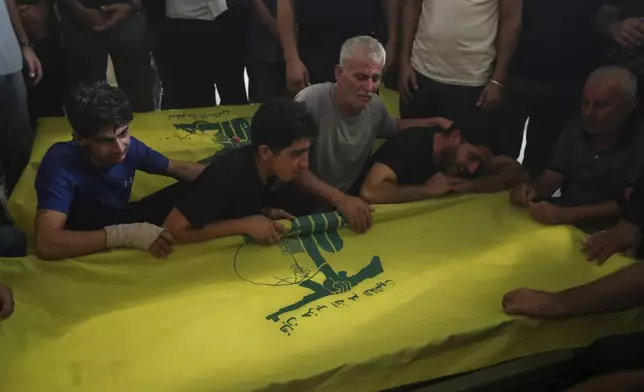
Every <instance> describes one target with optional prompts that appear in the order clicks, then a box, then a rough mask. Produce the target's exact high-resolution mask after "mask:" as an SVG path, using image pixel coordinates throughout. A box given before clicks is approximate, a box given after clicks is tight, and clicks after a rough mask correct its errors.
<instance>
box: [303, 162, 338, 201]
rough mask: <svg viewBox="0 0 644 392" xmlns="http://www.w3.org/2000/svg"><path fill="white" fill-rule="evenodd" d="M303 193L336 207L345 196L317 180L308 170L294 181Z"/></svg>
mask: <svg viewBox="0 0 644 392" xmlns="http://www.w3.org/2000/svg"><path fill="white" fill-rule="evenodd" d="M295 181H296V182H297V184H298V186H299V187H300V188H302V189H304V190H305V191H307V192H309V193H311V194H313V195H314V196H317V197H319V198H320V199H322V200H324V201H326V202H327V203H329V204H331V205H332V206H336V205H337V204H338V203H339V202H340V200H342V199H343V198H345V197H346V195H345V194H344V193H343V192H341V191H339V190H338V189H336V188H334V187H332V186H331V185H329V184H327V183H325V182H324V181H322V180H320V179H319V178H317V176H316V175H315V174H313V173H312V172H311V171H310V170H305V171H304V172H303V173H302V174H301V175H299V176H298V177H297V179H296V180H295Z"/></svg>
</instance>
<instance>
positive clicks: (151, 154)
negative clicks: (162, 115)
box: [36, 138, 169, 230]
mask: <svg viewBox="0 0 644 392" xmlns="http://www.w3.org/2000/svg"><path fill="white" fill-rule="evenodd" d="M168 164H169V160H168V158H166V157H164V156H163V155H161V154H159V153H158V152H156V151H154V150H152V149H151V148H149V147H148V146H146V145H145V144H143V143H142V142H141V141H139V140H137V139H135V138H131V141H130V147H129V150H128V152H127V155H126V157H125V161H123V162H122V163H119V164H116V165H112V166H109V167H99V166H96V165H94V164H92V163H91V161H90V159H89V155H88V153H87V151H86V150H85V148H84V147H83V146H81V145H80V144H78V143H77V142H75V141H71V142H61V143H56V144H54V145H53V146H51V147H50V148H49V150H48V151H47V153H46V154H45V156H44V158H43V159H42V162H41V163H40V168H39V169H38V174H37V175H36V193H37V195H38V210H52V211H57V212H60V213H63V214H66V215H67V224H66V225H65V228H66V229H68V230H98V229H101V228H103V227H106V226H109V225H113V224H117V223H119V222H120V221H121V220H122V219H123V218H124V215H125V212H126V209H127V207H128V204H129V202H130V194H131V191H132V183H133V182H134V174H135V172H136V171H137V170H141V171H144V172H146V173H150V174H163V173H166V172H167V170H168Z"/></svg>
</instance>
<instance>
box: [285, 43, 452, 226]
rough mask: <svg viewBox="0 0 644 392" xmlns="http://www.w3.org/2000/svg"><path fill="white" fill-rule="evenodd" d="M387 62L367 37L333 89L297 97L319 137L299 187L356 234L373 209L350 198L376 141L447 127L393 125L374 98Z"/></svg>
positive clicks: (354, 46)
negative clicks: (401, 133) (335, 212)
mask: <svg viewBox="0 0 644 392" xmlns="http://www.w3.org/2000/svg"><path fill="white" fill-rule="evenodd" d="M385 62H386V53H385V49H384V47H383V46H382V44H381V43H380V42H378V41H377V40H375V39H374V38H372V37H368V36H358V37H353V38H350V39H349V40H347V41H346V42H345V43H344V45H343V46H342V50H341V53H340V64H339V65H338V66H336V68H335V77H336V83H321V84H316V85H313V86H310V87H308V88H306V89H304V90H302V91H301V92H300V93H299V94H298V95H297V96H296V97H295V99H296V100H297V101H300V102H305V103H306V105H307V108H308V110H309V112H310V113H311V114H312V115H313V117H314V118H315V120H316V121H317V122H318V126H319V131H320V133H319V136H318V138H317V139H316V140H315V141H314V143H313V148H312V151H311V161H310V164H311V169H310V170H308V171H306V172H305V173H304V174H303V175H302V176H301V177H300V178H299V180H298V183H299V185H300V186H301V187H303V188H304V189H305V190H307V191H309V192H310V193H313V194H314V195H315V196H317V197H319V198H321V199H323V200H324V201H325V202H327V203H328V204H330V205H331V206H333V207H334V208H336V209H337V210H338V211H339V212H341V213H342V214H343V215H344V216H345V217H347V219H348V220H349V225H350V227H351V228H352V229H354V230H355V231H357V232H359V233H361V232H364V231H366V230H367V229H368V228H369V227H370V226H371V211H372V209H371V207H370V206H369V205H368V204H367V203H365V202H364V201H363V200H361V199H360V198H358V197H357V196H354V195H357V194H358V193H359V190H360V179H361V177H362V176H363V175H364V172H365V165H366V163H367V160H368V158H369V155H370V152H371V148H372V147H373V144H374V141H375V140H376V138H387V137H389V136H392V135H394V134H395V133H396V131H399V130H402V129H407V128H410V127H419V126H425V127H429V126H441V127H443V128H449V126H450V125H451V121H449V120H447V119H443V118H435V119H416V120H398V121H397V120H394V119H393V118H392V117H391V116H390V115H389V114H388V113H387V109H386V107H385V105H384V103H383V102H382V101H381V100H380V98H379V97H378V96H377V95H376V92H377V91H378V87H379V86H380V82H381V79H382V70H383V67H384V66H385Z"/></svg>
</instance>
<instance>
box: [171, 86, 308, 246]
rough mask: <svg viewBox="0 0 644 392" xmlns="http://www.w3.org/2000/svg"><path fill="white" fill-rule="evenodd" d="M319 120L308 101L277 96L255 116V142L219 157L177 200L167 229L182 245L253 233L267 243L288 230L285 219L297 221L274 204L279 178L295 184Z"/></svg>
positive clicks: (253, 135)
mask: <svg viewBox="0 0 644 392" xmlns="http://www.w3.org/2000/svg"><path fill="white" fill-rule="evenodd" d="M317 129H318V127H317V124H316V123H315V121H314V120H313V117H312V116H311V114H309V113H308V112H307V110H306V105H305V104H304V103H299V102H295V101H293V100H291V99H287V98H277V99H274V100H270V101H267V102H265V103H264V104H262V106H261V107H260V108H259V109H258V110H257V112H256V113H255V115H254V116H253V120H252V124H251V145H250V146H246V147H242V148H238V149H234V150H229V151H227V152H225V153H224V154H222V155H221V156H217V158H216V159H215V161H214V162H213V163H211V164H210V166H208V167H207V168H206V170H204V172H203V174H202V175H201V176H200V177H199V179H198V180H197V181H195V183H194V184H191V186H189V187H188V189H187V190H186V192H185V193H184V195H183V197H182V198H180V200H179V201H178V203H176V205H175V208H174V209H172V211H171V212H170V214H169V215H168V217H167V218H166V219H165V222H164V223H163V227H164V228H165V229H166V230H168V231H169V232H170V233H171V234H172V236H173V237H174V238H175V239H176V240H177V242H179V243H194V242H202V241H207V240H211V239H214V238H219V237H225V236H231V235H248V236H250V237H252V238H253V239H254V240H255V241H256V242H258V243H260V244H263V245H271V244H275V243H276V242H278V241H279V240H280V238H281V237H282V236H283V235H284V234H285V233H286V229H285V227H284V226H283V225H282V224H280V223H279V222H277V220H280V219H293V216H292V215H291V214H289V213H287V212H285V211H284V210H281V209H275V208H271V206H273V205H274V204H272V202H273V201H274V199H272V196H274V195H275V193H273V192H271V190H272V187H273V185H274V182H275V180H279V181H282V182H291V181H293V180H294V179H295V178H296V177H297V176H298V175H300V174H301V173H302V172H303V171H304V170H307V169H308V165H309V149H310V147H311V141H312V140H313V139H314V138H315V137H316V136H317V132H318V131H317Z"/></svg>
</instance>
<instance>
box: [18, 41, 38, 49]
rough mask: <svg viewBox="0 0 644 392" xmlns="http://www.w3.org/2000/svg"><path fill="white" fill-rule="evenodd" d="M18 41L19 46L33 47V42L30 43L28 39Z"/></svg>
mask: <svg viewBox="0 0 644 392" xmlns="http://www.w3.org/2000/svg"><path fill="white" fill-rule="evenodd" d="M19 43H20V46H21V47H26V48H33V47H34V44H32V43H31V42H30V41H20V42H19Z"/></svg>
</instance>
